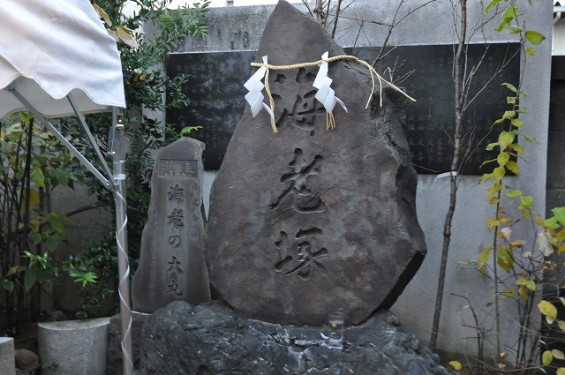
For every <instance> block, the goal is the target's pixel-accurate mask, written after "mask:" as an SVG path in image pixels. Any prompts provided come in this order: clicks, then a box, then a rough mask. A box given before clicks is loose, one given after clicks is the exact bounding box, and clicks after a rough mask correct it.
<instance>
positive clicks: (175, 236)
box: [132, 138, 210, 313]
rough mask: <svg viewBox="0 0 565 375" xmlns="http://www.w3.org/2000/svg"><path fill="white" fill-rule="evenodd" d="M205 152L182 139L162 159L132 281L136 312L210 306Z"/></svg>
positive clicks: (161, 154) (155, 172) (160, 155)
mask: <svg viewBox="0 0 565 375" xmlns="http://www.w3.org/2000/svg"><path fill="white" fill-rule="evenodd" d="M203 150H204V143H202V142H200V141H197V140H195V139H191V138H181V139H179V140H177V141H175V142H173V143H171V144H170V145H169V146H167V147H165V148H163V149H161V150H160V151H159V153H158V155H157V158H156V160H155V168H154V170H153V175H152V177H151V188H152V191H151V202H150V205H149V217H148V221H147V223H146V224H145V227H144V229H143V235H142V241H141V254H140V262H139V267H138V269H137V271H136V273H135V275H134V276H133V280H132V302H133V309H134V310H135V311H140V312H144V313H152V312H153V311H155V310H157V309H158V308H160V307H164V306H166V305H167V304H168V303H169V302H172V301H177V300H181V301H186V302H189V303H191V304H198V303H202V302H205V301H209V300H210V288H209V285H208V274H207V271H206V264H205V261H204V254H203V248H204V219H203V217H202V177H203V166H202V151H203Z"/></svg>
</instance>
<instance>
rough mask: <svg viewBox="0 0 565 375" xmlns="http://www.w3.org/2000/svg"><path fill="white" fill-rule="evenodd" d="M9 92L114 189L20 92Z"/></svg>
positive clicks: (87, 166) (107, 185) (103, 182)
mask: <svg viewBox="0 0 565 375" xmlns="http://www.w3.org/2000/svg"><path fill="white" fill-rule="evenodd" d="M8 91H10V92H11V93H12V95H14V96H15V97H16V98H17V99H18V100H19V101H20V102H21V103H22V104H23V105H25V106H26V108H27V109H29V110H30V111H31V113H33V115H34V116H35V117H36V118H37V119H38V120H39V121H41V122H42V123H43V124H44V125H45V126H46V127H47V129H49V131H50V132H51V133H53V135H54V136H55V137H57V139H58V140H59V142H61V143H62V144H63V145H65V147H66V148H67V149H68V150H69V151H70V152H71V153H72V154H73V155H74V156H75V157H76V158H77V159H78V160H79V161H80V162H81V163H82V165H84V166H85V167H86V169H88V170H89V171H90V172H91V173H92V174H93V175H94V176H95V177H96V178H97V179H98V180H99V181H100V182H101V183H102V185H104V187H105V188H107V189H110V190H111V189H112V185H111V183H110V181H108V179H106V177H104V175H102V173H100V171H99V170H98V169H96V168H95V167H94V166H93V165H92V163H90V162H89V161H88V159H86V158H85V157H84V155H82V154H81V153H80V152H79V151H78V150H77V149H76V148H75V146H73V145H72V143H71V142H69V141H68V140H67V139H66V138H65V137H64V136H63V135H62V134H61V133H60V132H59V130H58V129H57V128H56V127H55V126H54V125H53V124H51V122H49V120H47V119H46V118H45V116H43V114H42V113H41V112H39V111H38V110H37V109H36V108H35V107H34V106H33V105H32V104H31V103H30V102H29V101H28V100H27V99H26V98H24V97H23V96H22V94H20V93H19V91H17V90H16V89H14V88H11V89H9V90H8ZM93 147H98V145H96V144H93Z"/></svg>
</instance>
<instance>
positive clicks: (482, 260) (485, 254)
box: [477, 246, 492, 267]
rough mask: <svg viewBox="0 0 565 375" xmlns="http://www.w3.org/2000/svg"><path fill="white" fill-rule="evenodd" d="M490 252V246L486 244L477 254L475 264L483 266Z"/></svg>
mask: <svg viewBox="0 0 565 375" xmlns="http://www.w3.org/2000/svg"><path fill="white" fill-rule="evenodd" d="M491 252H492V247H490V246H488V247H485V248H484V249H482V250H481V251H480V252H479V255H478V256H477V265H478V266H479V267H483V266H484V265H485V264H486V263H487V262H488V261H489V259H490V254H491Z"/></svg>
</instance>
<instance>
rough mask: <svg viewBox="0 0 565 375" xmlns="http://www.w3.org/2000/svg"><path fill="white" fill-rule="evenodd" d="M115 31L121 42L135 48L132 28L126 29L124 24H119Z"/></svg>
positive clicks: (136, 45) (135, 43)
mask: <svg viewBox="0 0 565 375" xmlns="http://www.w3.org/2000/svg"><path fill="white" fill-rule="evenodd" d="M116 33H117V34H118V37H119V38H120V40H121V41H122V42H124V43H125V44H127V45H128V46H130V47H131V48H137V47H138V44H137V40H136V39H135V37H134V36H133V30H132V29H128V28H127V27H125V26H124V25H119V26H118V27H116Z"/></svg>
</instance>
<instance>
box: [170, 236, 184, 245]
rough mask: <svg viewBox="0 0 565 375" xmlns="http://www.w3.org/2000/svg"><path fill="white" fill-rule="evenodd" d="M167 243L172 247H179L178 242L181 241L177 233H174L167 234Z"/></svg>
mask: <svg viewBox="0 0 565 375" xmlns="http://www.w3.org/2000/svg"><path fill="white" fill-rule="evenodd" d="M168 241H169V245H171V246H172V247H179V245H180V243H181V238H180V236H179V235H178V234H174V235H172V236H169V239H168Z"/></svg>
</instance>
